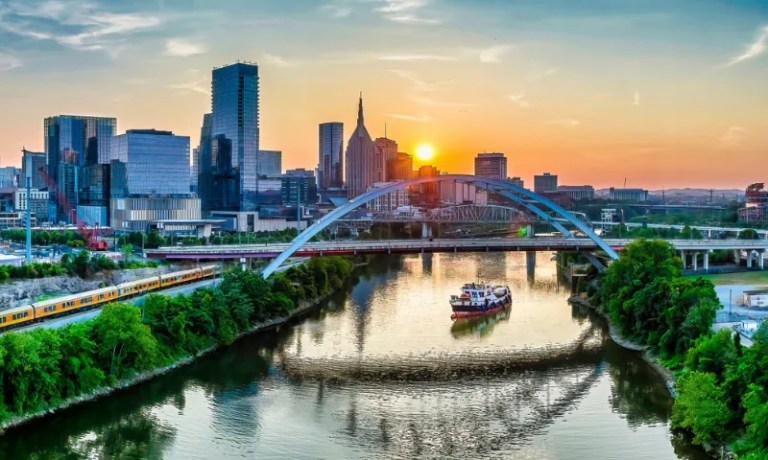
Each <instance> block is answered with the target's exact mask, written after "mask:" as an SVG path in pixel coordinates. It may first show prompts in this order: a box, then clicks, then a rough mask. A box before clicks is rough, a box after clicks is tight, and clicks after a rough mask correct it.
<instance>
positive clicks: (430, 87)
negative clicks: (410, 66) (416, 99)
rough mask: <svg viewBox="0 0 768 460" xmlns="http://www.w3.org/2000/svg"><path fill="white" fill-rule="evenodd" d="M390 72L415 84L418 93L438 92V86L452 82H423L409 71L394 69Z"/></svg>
mask: <svg viewBox="0 0 768 460" xmlns="http://www.w3.org/2000/svg"><path fill="white" fill-rule="evenodd" d="M390 72H392V73H393V74H395V75H397V76H398V77H400V78H403V79H405V80H408V81H409V82H411V83H413V86H414V89H416V91H423V92H433V91H437V89H438V88H437V86H438V85H440V84H442V83H449V82H450V81H451V80H422V79H421V78H419V77H417V76H416V75H414V74H413V73H412V72H409V71H407V70H401V69H392V70H390Z"/></svg>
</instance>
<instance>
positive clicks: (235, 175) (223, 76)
mask: <svg viewBox="0 0 768 460" xmlns="http://www.w3.org/2000/svg"><path fill="white" fill-rule="evenodd" d="M211 86H212V94H211V101H212V111H211V136H212V142H214V143H215V144H216V145H217V147H220V148H221V147H224V146H226V145H229V146H230V147H229V148H231V152H221V151H220V152H218V156H217V157H216V158H215V159H214V156H213V152H212V156H211V169H213V170H218V171H225V172H226V174H227V175H230V174H231V176H232V178H231V179H230V178H229V177H219V178H215V179H214V191H213V194H214V195H216V194H221V193H227V194H230V193H234V194H236V197H226V198H221V199H214V200H213V201H214V202H224V203H232V202H236V203H238V208H239V210H241V211H250V210H254V209H255V206H256V193H257V179H258V167H257V162H258V155H259V68H258V67H257V66H256V64H251V63H244V62H238V63H236V64H231V65H228V66H225V67H219V68H215V69H213V78H212V85H211ZM215 139H218V140H215ZM223 140H226V141H227V142H222V141H223ZM223 159H226V160H227V161H228V162H229V164H228V165H224V164H218V163H217V161H221V160H223ZM231 181H234V183H233V184H229V183H228V182H231ZM233 198H237V199H236V200H234V199H233Z"/></svg>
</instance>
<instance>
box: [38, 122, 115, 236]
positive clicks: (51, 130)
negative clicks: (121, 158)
mask: <svg viewBox="0 0 768 460" xmlns="http://www.w3.org/2000/svg"><path fill="white" fill-rule="evenodd" d="M116 130H117V120H116V119H115V118H103V117H83V116H73V115H58V116H53V117H48V118H46V119H45V120H44V121H43V136H44V139H43V145H44V146H45V155H46V161H47V170H48V175H49V176H50V178H51V179H52V180H53V181H54V182H55V183H56V186H55V187H52V188H53V190H49V197H50V200H51V201H50V207H49V218H50V219H51V220H52V221H53V222H59V221H67V222H73V219H74V216H73V213H72V212H71V211H70V210H69V209H76V206H77V195H78V193H79V190H78V186H77V176H78V174H79V171H78V169H79V168H80V167H82V166H85V165H89V164H96V163H99V164H107V163H109V160H110V157H109V154H110V142H111V139H112V136H113V135H114V134H115V131H116ZM62 164H66V165H67V166H63V167H62V166H61V165H62ZM64 171H66V173H64V175H63V176H62V177H59V172H64ZM58 190H68V191H70V192H71V193H66V194H65V195H64V199H61V198H59V197H58V193H57V191H58Z"/></svg>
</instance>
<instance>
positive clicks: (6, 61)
mask: <svg viewBox="0 0 768 460" xmlns="http://www.w3.org/2000/svg"><path fill="white" fill-rule="evenodd" d="M21 66H22V62H21V59H19V58H17V57H14V56H10V55H7V54H1V53H0V72H5V71H6V70H11V69H15V68H17V67H21Z"/></svg>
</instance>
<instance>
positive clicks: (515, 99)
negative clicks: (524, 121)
mask: <svg viewBox="0 0 768 460" xmlns="http://www.w3.org/2000/svg"><path fill="white" fill-rule="evenodd" d="M509 100H510V101H512V103H513V104H515V105H516V106H518V107H520V108H521V109H527V108H528V107H530V106H531V104H530V102H528V101H527V100H525V94H513V95H511V96H509Z"/></svg>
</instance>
